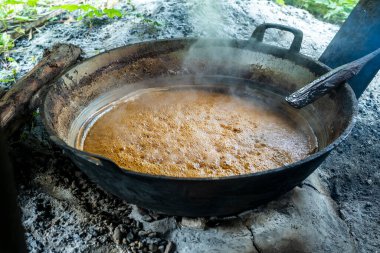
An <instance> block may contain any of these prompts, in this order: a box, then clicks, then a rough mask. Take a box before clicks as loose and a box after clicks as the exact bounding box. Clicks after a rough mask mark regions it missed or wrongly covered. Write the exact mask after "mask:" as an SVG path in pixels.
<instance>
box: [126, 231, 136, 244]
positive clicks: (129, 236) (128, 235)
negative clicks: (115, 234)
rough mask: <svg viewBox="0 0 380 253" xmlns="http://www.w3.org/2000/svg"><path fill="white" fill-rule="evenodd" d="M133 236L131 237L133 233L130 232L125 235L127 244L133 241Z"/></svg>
mask: <svg viewBox="0 0 380 253" xmlns="http://www.w3.org/2000/svg"><path fill="white" fill-rule="evenodd" d="M134 237H135V236H134V235H133V233H132V232H129V233H128V234H127V241H128V242H132V241H133V239H134Z"/></svg>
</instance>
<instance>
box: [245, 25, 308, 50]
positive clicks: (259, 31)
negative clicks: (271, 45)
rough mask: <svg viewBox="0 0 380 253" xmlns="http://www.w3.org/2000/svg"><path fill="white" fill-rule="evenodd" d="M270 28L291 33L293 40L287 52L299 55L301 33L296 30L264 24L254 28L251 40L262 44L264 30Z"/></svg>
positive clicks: (284, 26)
mask: <svg viewBox="0 0 380 253" xmlns="http://www.w3.org/2000/svg"><path fill="white" fill-rule="evenodd" d="M270 28H274V29H278V30H281V31H287V32H290V33H292V34H293V35H294V39H293V41H292V44H291V45H290V48H289V51H291V52H296V53H299V51H300V50H301V45H302V39H303V32H302V31H301V30H299V29H297V28H293V27H290V26H286V25H280V24H273V23H264V24H261V25H259V26H258V27H256V29H255V30H254V31H253V33H252V36H251V38H253V39H255V40H256V41H258V42H263V39H264V34H265V32H266V30H267V29H270Z"/></svg>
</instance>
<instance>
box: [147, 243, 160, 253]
mask: <svg viewBox="0 0 380 253" xmlns="http://www.w3.org/2000/svg"><path fill="white" fill-rule="evenodd" d="M148 249H149V250H150V251H152V252H156V251H157V249H158V248H157V245H155V244H153V243H151V244H149V246H148Z"/></svg>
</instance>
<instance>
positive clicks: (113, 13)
mask: <svg viewBox="0 0 380 253" xmlns="http://www.w3.org/2000/svg"><path fill="white" fill-rule="evenodd" d="M103 12H104V13H105V14H106V15H107V17H109V18H115V17H119V18H120V17H122V16H123V13H121V11H119V10H116V9H104V10H103Z"/></svg>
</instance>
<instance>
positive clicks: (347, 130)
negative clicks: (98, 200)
mask: <svg viewBox="0 0 380 253" xmlns="http://www.w3.org/2000/svg"><path fill="white" fill-rule="evenodd" d="M196 39H197V38H175V39H161V40H153V41H143V42H137V43H132V44H128V45H124V46H120V47H116V48H113V49H111V50H107V51H105V52H103V53H100V54H97V55H94V56H91V57H89V58H87V59H85V60H84V61H81V62H79V63H77V64H75V65H73V66H72V67H70V68H69V69H67V70H66V71H65V72H63V73H61V74H60V75H59V76H58V77H57V78H56V79H55V81H54V82H53V84H54V83H55V82H56V81H57V80H59V79H60V78H61V77H62V76H63V75H65V74H66V73H68V72H69V71H71V70H73V69H75V68H76V67H77V66H79V65H81V64H83V63H85V62H88V61H90V60H92V59H93V58H95V57H98V56H100V55H104V54H107V53H109V52H111V51H117V50H119V49H122V48H125V47H129V46H136V45H142V44H147V43H152V42H153V43H156V42H174V41H192V40H196ZM201 39H203V38H201ZM213 40H217V39H213ZM224 40H226V39H224ZM226 41H227V40H226ZM228 41H241V40H237V39H228ZM265 46H266V47H270V48H273V49H282V48H279V47H276V46H273V45H268V44H265ZM252 51H257V52H259V53H265V54H269V53H266V52H260V51H259V50H256V48H253V49H252ZM295 54H297V56H299V57H302V58H304V59H305V60H308V61H312V62H314V63H317V64H318V65H319V66H321V67H322V68H324V69H326V70H331V68H330V67H329V66H327V65H325V64H324V63H322V62H320V61H318V60H314V59H312V58H311V57H309V56H306V55H303V54H301V53H295ZM52 87H53V85H51V86H50V88H49V89H48V91H47V92H46V93H45V96H44V98H43V100H42V101H43V102H42V104H41V106H40V110H41V117H42V121H43V124H44V126H45V128H46V131H47V133H48V134H49V138H50V139H51V140H52V141H53V142H54V143H55V144H57V145H58V146H60V147H61V148H62V149H64V150H65V149H67V150H70V151H72V152H73V153H74V154H75V155H77V154H76V153H79V154H82V155H85V156H89V157H93V158H96V159H100V160H105V161H107V162H109V163H111V164H112V165H113V166H114V167H115V169H117V170H118V171H120V172H121V173H123V175H125V176H135V177H142V178H149V179H159V180H167V181H173V180H174V181H186V182H202V181H229V180H239V179H242V178H251V177H261V176H268V175H270V174H277V173H281V172H284V171H287V170H292V169H297V168H298V167H299V166H302V165H303V164H305V163H308V162H311V161H313V160H315V159H317V158H319V157H321V156H323V155H327V154H328V153H329V152H331V151H332V150H333V149H334V148H335V147H337V146H338V145H339V144H340V143H342V142H343V141H344V140H345V139H346V138H347V137H348V136H349V134H350V133H351V131H352V129H353V128H354V126H355V123H356V118H357V115H358V99H357V98H356V95H355V93H354V91H353V89H352V88H351V86H350V85H349V84H348V83H345V84H344V85H343V86H341V88H344V89H345V90H346V91H347V92H348V96H347V99H350V100H351V101H352V113H351V115H350V118H349V119H348V124H347V127H346V128H345V129H344V131H343V132H342V133H341V134H340V135H339V137H338V138H336V139H335V140H334V141H333V142H331V143H330V144H328V145H327V146H326V147H324V148H323V149H321V150H319V151H318V152H316V153H313V154H311V155H309V156H307V157H305V158H303V159H301V160H298V161H296V162H293V163H291V164H287V165H284V166H281V167H276V168H273V169H268V170H264V171H259V172H253V173H247V174H241V175H232V176H222V177H174V176H167V175H155V174H149V173H142V172H137V171H133V170H130V169H127V168H122V167H120V166H118V165H117V164H116V163H115V162H114V161H112V160H111V159H109V158H107V157H104V156H101V155H98V154H94V153H90V152H86V151H83V150H80V149H77V148H74V147H71V146H69V145H68V144H67V143H66V142H65V141H64V140H62V139H61V138H60V137H58V136H57V135H56V134H54V131H53V130H52V128H50V126H49V124H48V123H47V117H46V113H45V101H46V98H47V97H48V95H49V93H50V92H51V90H52ZM311 173H312V172H311ZM311 173H310V174H311ZM310 174H309V175H310Z"/></svg>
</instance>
